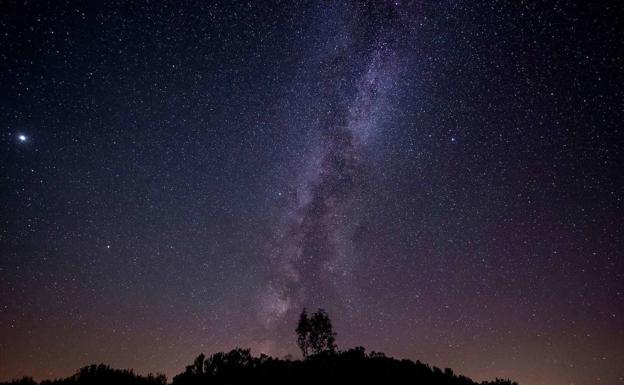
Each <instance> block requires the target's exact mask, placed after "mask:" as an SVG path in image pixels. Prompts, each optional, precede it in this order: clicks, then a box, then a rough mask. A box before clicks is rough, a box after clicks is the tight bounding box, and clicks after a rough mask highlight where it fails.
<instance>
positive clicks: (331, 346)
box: [295, 308, 336, 358]
mask: <svg viewBox="0 0 624 385" xmlns="http://www.w3.org/2000/svg"><path fill="white" fill-rule="evenodd" d="M295 331H296V333H297V345H299V349H301V354H302V355H303V358H308V356H309V355H310V353H312V354H321V353H333V352H335V351H336V342H335V341H336V333H334V331H333V327H332V323H331V320H330V319H329V316H328V315H327V312H325V310H323V309H318V310H317V311H316V313H314V314H312V316H311V317H308V313H307V311H306V309H305V308H304V309H303V311H302V312H301V315H300V316H299V323H298V324H297V329H296V330H295Z"/></svg>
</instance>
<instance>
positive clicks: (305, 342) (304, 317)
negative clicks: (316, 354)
mask: <svg viewBox="0 0 624 385" xmlns="http://www.w3.org/2000/svg"><path fill="white" fill-rule="evenodd" d="M295 331H296V332H297V345H298V346H299V349H301V354H303V358H308V350H309V348H310V344H309V339H310V320H309V319H308V312H307V311H306V309H305V308H303V311H302V312H301V315H300V316H299V323H297V329H296V330H295Z"/></svg>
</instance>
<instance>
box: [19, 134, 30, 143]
mask: <svg viewBox="0 0 624 385" xmlns="http://www.w3.org/2000/svg"><path fill="white" fill-rule="evenodd" d="M17 139H19V141H20V142H25V141H26V140H27V139H28V138H27V137H26V135H19V136H18V137H17Z"/></svg>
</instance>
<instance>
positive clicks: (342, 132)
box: [260, 5, 399, 328]
mask: <svg viewBox="0 0 624 385" xmlns="http://www.w3.org/2000/svg"><path fill="white" fill-rule="evenodd" d="M341 8H342V7H341ZM373 8H374V7H373ZM382 8H383V7H382ZM370 10H371V9H369V8H367V7H363V9H359V10H358V9H350V7H348V6H344V8H343V9H341V11H342V12H345V13H346V15H343V17H344V18H345V20H351V21H353V20H355V22H352V23H353V24H355V25H353V24H351V25H349V26H346V27H345V29H346V31H345V32H344V33H345V34H346V36H344V37H343V38H342V40H346V41H348V43H346V44H345V45H344V46H341V47H333V50H334V53H332V54H330V56H329V57H326V58H324V62H323V63H321V64H320V65H321V66H322V68H321V72H322V73H323V79H322V80H321V81H320V82H319V83H318V87H319V88H320V93H321V95H322V98H323V103H322V106H321V107H320V108H319V111H318V117H317V120H316V121H315V122H314V135H315V140H314V143H313V144H312V145H311V146H310V148H306V152H305V153H306V155H304V162H303V167H302V170H301V171H298V172H297V171H295V172H294V174H295V178H294V180H295V182H296V185H295V186H294V187H293V190H294V194H293V199H292V200H293V202H292V203H291V207H289V208H288V210H286V212H285V213H284V215H285V219H284V222H283V223H284V225H283V227H284V228H283V229H279V231H278V233H277V238H276V240H275V246H274V247H273V248H271V250H270V263H271V265H272V266H273V267H272V268H273V270H274V271H273V272H274V275H273V276H272V277H271V279H270V282H269V283H268V286H267V288H266V289H265V290H266V291H265V292H264V293H262V297H263V298H262V300H261V301H260V306H261V308H260V315H261V317H262V318H263V320H264V321H265V323H266V326H267V327H269V328H271V327H273V325H274V324H275V323H276V321H279V320H281V318H282V317H284V316H285V315H286V314H287V313H288V312H290V311H292V310H294V311H296V312H300V311H301V309H302V308H303V307H305V306H308V307H327V306H329V305H331V306H333V307H334V308H335V309H336V310H337V309H340V307H341V306H347V307H348V308H351V306H353V302H352V301H353V298H352V297H351V296H350V289H351V287H350V284H349V283H350V281H351V280H352V275H353V274H354V271H353V269H352V265H353V264H354V263H357V259H358V256H357V254H356V253H355V252H354V245H353V232H354V230H355V229H356V228H357V226H358V221H359V218H358V212H359V211H361V210H363V209H365V207H363V204H362V202H358V199H357V195H358V193H359V191H360V190H361V184H362V179H363V178H365V177H366V176H365V174H366V172H367V168H368V167H370V166H371V165H370V164H367V161H368V159H367V154H366V152H365V147H366V146H367V145H368V143H369V141H375V139H376V137H377V136H378V135H379V134H380V130H381V128H380V127H379V124H378V123H379V120H380V116H379V114H380V111H383V110H384V105H385V104H386V103H387V102H388V101H387V100H386V99H387V98H386V96H387V93H388V92H389V89H391V87H392V84H393V83H395V82H396V81H397V79H396V78H395V76H396V75H397V74H396V68H395V67H396V66H395V61H396V55H397V53H396V51H395V50H394V47H393V45H396V44H395V43H394V41H392V40H389V39H392V38H394V39H396V35H393V34H390V33H389V32H388V31H385V30H383V29H382V28H378V29H376V30H373V31H372V32H371V31H367V32H368V34H369V36H366V37H367V39H368V40H367V43H368V44H366V45H364V46H363V47H357V46H356V45H357V44H358V43H359V39H361V38H362V37H361V36H357V35H355V34H357V32H358V31H361V27H362V26H361V25H359V24H361V23H362V22H358V21H357V20H362V19H364V20H366V16H367V15H366V14H364V11H370ZM383 10H384V11H386V12H388V13H389V14H390V15H389V19H388V20H386V21H387V22H389V23H394V22H399V21H398V20H396V19H397V16H396V15H392V13H393V9H392V6H391V5H390V6H388V7H387V8H385V9H383ZM369 27H370V26H369ZM373 27H374V26H373ZM393 29H396V26H393ZM394 32H395V33H396V31H394ZM354 35H355V36H354ZM326 48H327V49H328V50H329V51H331V50H332V47H326ZM292 318H293V317H292V314H290V317H289V321H291V320H292Z"/></svg>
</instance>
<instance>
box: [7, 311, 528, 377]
mask: <svg viewBox="0 0 624 385" xmlns="http://www.w3.org/2000/svg"><path fill="white" fill-rule="evenodd" d="M296 331H297V344H298V345H299V347H300V348H301V351H302V353H303V356H304V358H305V359H304V360H289V359H278V358H273V357H269V356H267V355H264V354H262V355H260V356H259V357H254V356H252V355H251V352H250V350H249V349H240V348H237V349H234V350H231V351H229V352H227V353H223V352H220V353H215V354H212V355H210V356H208V357H206V356H205V355H204V354H203V353H202V354H200V355H199V356H197V358H196V359H195V360H194V361H193V363H192V364H191V365H188V366H187V367H186V370H185V371H184V372H182V373H180V374H178V375H176V376H175V377H173V381H172V383H171V384H172V385H212V384H232V385H234V384H304V385H305V384H315V385H316V384H321V383H322V384H363V385H364V384H411V385H419V384H421V385H424V384H427V385H479V384H478V383H476V382H474V381H472V380H471V379H470V378H468V377H465V376H461V375H456V374H455V373H454V372H453V371H452V370H451V369H449V368H447V369H444V371H442V370H440V369H439V368H437V367H430V366H429V365H426V364H423V363H421V362H420V361H416V362H414V361H410V360H405V359H403V360H398V359H395V358H392V357H387V356H386V355H385V354H383V353H379V352H371V353H368V354H367V353H366V350H365V349H364V348H363V347H356V348H352V349H349V350H346V351H337V350H336V344H335V340H334V338H335V333H334V332H333V330H332V325H331V321H330V319H329V316H328V315H327V313H326V312H325V311H323V310H322V309H319V310H318V311H317V312H316V313H314V314H312V316H310V317H308V315H307V312H306V311H305V309H304V311H303V312H302V313H301V316H300V319H299V324H298V325H297V329H296ZM9 384H10V385H37V382H36V381H34V380H33V379H32V378H30V377H24V378H22V379H20V380H13V381H12V382H5V383H0V385H9ZM105 384H106V385H108V384H119V385H166V384H167V378H166V377H165V376H164V375H162V374H159V375H152V374H149V375H147V376H141V375H137V374H134V373H133V372H132V371H131V370H119V369H112V368H110V367H109V366H107V365H103V364H100V365H90V366H86V367H84V368H82V369H80V370H79V371H78V372H77V373H76V374H74V375H73V376H70V377H68V378H65V379H58V380H52V381H50V380H46V381H42V382H40V383H39V385H105ZM480 385H517V383H516V382H513V381H511V380H504V379H498V378H497V379H495V380H494V381H484V382H482V383H481V384H480Z"/></svg>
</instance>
